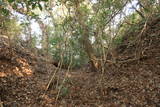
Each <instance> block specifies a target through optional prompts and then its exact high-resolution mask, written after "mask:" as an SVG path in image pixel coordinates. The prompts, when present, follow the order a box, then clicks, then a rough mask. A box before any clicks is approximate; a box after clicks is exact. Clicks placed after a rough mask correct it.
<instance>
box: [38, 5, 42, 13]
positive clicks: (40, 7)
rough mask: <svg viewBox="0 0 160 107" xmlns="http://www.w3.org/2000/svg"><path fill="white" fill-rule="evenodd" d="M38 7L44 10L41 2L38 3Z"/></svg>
mask: <svg viewBox="0 0 160 107" xmlns="http://www.w3.org/2000/svg"><path fill="white" fill-rule="evenodd" d="M38 7H39V9H40V10H41V11H42V6H41V4H40V3H38Z"/></svg>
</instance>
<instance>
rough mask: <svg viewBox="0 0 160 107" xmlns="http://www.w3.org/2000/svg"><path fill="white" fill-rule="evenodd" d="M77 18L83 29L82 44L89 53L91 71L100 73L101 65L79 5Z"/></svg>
mask: <svg viewBox="0 0 160 107" xmlns="http://www.w3.org/2000/svg"><path fill="white" fill-rule="evenodd" d="M76 16H77V18H78V19H77V21H78V23H79V25H80V27H81V29H82V44H83V47H84V50H85V52H86V53H87V55H88V57H89V60H90V64H91V70H92V71H98V70H99V68H98V67H99V66H98V65H99V64H98V60H97V58H96V56H95V52H94V49H93V47H92V44H91V42H90V40H89V31H88V27H87V25H86V24H85V22H84V20H83V17H84V16H82V13H81V11H80V10H79V4H78V5H77V6H76Z"/></svg>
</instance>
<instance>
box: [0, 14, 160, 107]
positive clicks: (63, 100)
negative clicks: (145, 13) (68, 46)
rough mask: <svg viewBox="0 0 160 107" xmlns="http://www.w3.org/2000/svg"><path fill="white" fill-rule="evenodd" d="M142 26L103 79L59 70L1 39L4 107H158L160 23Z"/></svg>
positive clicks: (127, 39)
mask: <svg viewBox="0 0 160 107" xmlns="http://www.w3.org/2000/svg"><path fill="white" fill-rule="evenodd" d="M140 26H141V27H140V29H139V30H138V31H137V32H135V33H133V32H128V34H127V35H126V36H125V37H124V41H123V43H122V44H121V45H120V46H118V47H117V48H116V52H117V56H116V62H115V63H112V64H111V63H106V66H105V72H104V73H100V72H86V71H87V69H86V68H82V69H79V70H75V71H73V70H72V71H69V72H68V71H67V70H58V68H56V67H54V65H53V64H51V63H48V62H50V61H49V60H48V59H47V58H45V57H43V56H38V55H37V54H33V53H32V52H31V51H28V50H27V49H24V48H23V47H18V46H17V47H12V48H10V47H9V45H7V40H6V39H5V38H4V37H2V38H1V39H0V100H1V103H3V106H4V107H56V106H57V107H141V106H142V107H159V106H160V18H159V17H156V18H151V19H150V20H149V21H148V22H147V23H140ZM131 38H132V41H131V40H130V39H131ZM11 53H12V54H11ZM46 59H47V60H46ZM56 71H59V72H57V73H55V72H56ZM54 73H55V77H54V78H53V81H52V82H51V83H50V86H49V87H47V85H48V83H49V81H50V79H51V78H52V77H53V75H54ZM59 89H61V90H60V91H59Z"/></svg>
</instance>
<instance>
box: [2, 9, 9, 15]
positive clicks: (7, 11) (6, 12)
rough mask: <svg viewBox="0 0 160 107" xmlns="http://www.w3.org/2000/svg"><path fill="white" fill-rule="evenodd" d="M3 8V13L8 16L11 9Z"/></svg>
mask: <svg viewBox="0 0 160 107" xmlns="http://www.w3.org/2000/svg"><path fill="white" fill-rule="evenodd" d="M1 10H2V13H3V14H4V15H6V16H8V15H9V10H7V9H4V8H2V9H1Z"/></svg>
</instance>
